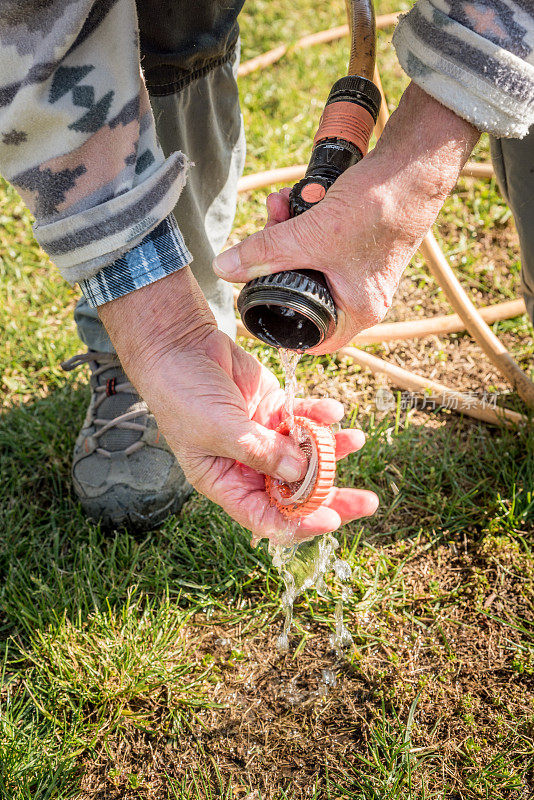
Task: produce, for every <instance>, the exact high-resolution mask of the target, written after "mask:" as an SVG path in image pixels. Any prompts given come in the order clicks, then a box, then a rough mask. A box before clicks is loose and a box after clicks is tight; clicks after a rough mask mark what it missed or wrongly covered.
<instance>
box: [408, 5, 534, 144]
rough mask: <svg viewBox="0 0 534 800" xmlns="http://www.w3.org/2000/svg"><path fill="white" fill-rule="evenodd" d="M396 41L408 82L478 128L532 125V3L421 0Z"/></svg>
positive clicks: (505, 133) (503, 131) (514, 134)
mask: <svg viewBox="0 0 534 800" xmlns="http://www.w3.org/2000/svg"><path fill="white" fill-rule="evenodd" d="M393 43H394V45H395V48H396V50H397V56H398V58H399V61H400V63H401V65H402V67H403V69H404V70H405V71H406V72H407V73H408V75H409V76H410V77H411V78H412V80H413V81H414V82H415V83H417V84H418V85H419V86H420V87H421V88H422V89H424V90H425V91H426V92H427V93H428V94H430V95H432V97H434V98H436V100H439V101H440V102H441V103H443V105H445V106H447V107H448V108H450V109H452V110H453V111H455V112H456V114H458V115H459V116H460V117H463V118H464V119H466V120H468V121H469V122H471V123H472V124H473V125H475V127H477V128H479V130H481V131H487V132H488V133H491V134H493V135H494V136H498V137H503V138H519V139H521V138H523V136H525V135H526V134H527V133H528V130H529V128H530V126H531V125H532V124H533V123H534V0H418V2H417V3H416V4H415V6H414V7H413V8H412V10H411V11H410V12H409V13H408V14H406V15H405V16H404V17H402V18H401V20H400V22H399V24H398V26H397V29H396V31H395V34H394V36H393Z"/></svg>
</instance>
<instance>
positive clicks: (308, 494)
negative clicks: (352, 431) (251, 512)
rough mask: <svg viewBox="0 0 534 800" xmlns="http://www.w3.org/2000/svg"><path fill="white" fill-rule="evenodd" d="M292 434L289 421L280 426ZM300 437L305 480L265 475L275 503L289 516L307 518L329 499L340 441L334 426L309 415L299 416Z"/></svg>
mask: <svg viewBox="0 0 534 800" xmlns="http://www.w3.org/2000/svg"><path fill="white" fill-rule="evenodd" d="M276 430H277V431H278V433H281V434H284V435H286V436H289V433H290V430H289V422H288V420H284V422H282V423H281V424H280V425H279V426H278V428H277V429H276ZM295 430H296V439H297V441H298V443H299V447H300V449H301V450H302V452H303V453H304V455H305V456H306V459H307V461H308V469H307V471H306V475H305V476H304V478H302V480H300V481H295V483H285V482H284V481H281V480H278V479H277V478H271V477H269V476H268V475H266V476H265V490H266V492H267V494H268V495H269V498H270V500H271V502H272V503H273V505H275V506H276V508H277V509H278V510H279V511H280V513H281V514H283V516H284V517H287V518H288V519H298V518H299V517H306V516H307V515H308V514H311V513H312V512H313V511H316V510H317V509H318V508H319V506H320V505H322V503H323V502H324V501H325V500H326V498H327V496H328V493H329V491H330V489H331V488H332V486H333V485H334V478H335V476H336V440H335V438H334V434H333V433H332V431H331V429H330V428H329V427H327V426H326V425H319V424H318V423H317V422H313V421H312V420H311V419H307V418H306V417H295Z"/></svg>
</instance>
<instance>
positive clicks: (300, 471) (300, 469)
mask: <svg viewBox="0 0 534 800" xmlns="http://www.w3.org/2000/svg"><path fill="white" fill-rule="evenodd" d="M304 473H305V465H304V464H303V462H301V461H298V460H297V459H296V458H293V457H292V456H284V457H283V458H282V460H281V461H280V463H279V465H278V477H279V478H281V480H283V481H286V483H294V482H295V481H299V480H300V479H301V478H303V477H304Z"/></svg>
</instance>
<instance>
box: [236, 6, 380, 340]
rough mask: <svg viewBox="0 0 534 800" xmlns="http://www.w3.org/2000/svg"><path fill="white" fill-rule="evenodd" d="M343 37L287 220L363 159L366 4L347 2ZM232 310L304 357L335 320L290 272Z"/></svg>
mask: <svg viewBox="0 0 534 800" xmlns="http://www.w3.org/2000/svg"><path fill="white" fill-rule="evenodd" d="M347 12H348V17H349V27H350V33H351V53H350V60H349V74H348V75H347V76H346V77H344V78H340V80H338V81H336V83H335V84H334V85H333V87H332V89H331V90H330V94H329V96H328V99H327V101H326V105H325V108H324V111H323V114H322V116H321V121H320V123H319V128H318V131H317V133H316V135H315V139H314V141H313V149H312V155H311V158H310V162H309V165H308V169H307V170H306V174H305V176H304V178H302V180H300V181H299V182H298V183H296V184H295V186H294V187H293V189H292V190H291V193H290V195H289V209H290V213H291V216H293V217H294V216H297V215H298V214H302V213H303V212H305V211H308V210H309V209H310V208H312V207H313V206H314V205H316V204H317V203H319V202H320V201H321V200H322V199H323V197H324V196H325V195H326V193H327V191H328V189H329V188H330V187H331V186H332V184H333V183H334V182H335V181H336V180H337V178H338V177H339V176H340V175H341V174H342V173H343V172H345V170H346V169H348V168H349V167H351V166H353V165H354V164H357V163H358V161H361V159H362V158H363V157H364V155H365V154H366V153H367V149H368V146H369V140H370V138H371V134H372V132H373V128H374V125H375V123H376V120H377V117H378V112H379V110H380V102H381V95H380V91H379V89H378V88H377V87H376V85H375V84H374V83H373V81H372V80H371V78H372V75H373V71H374V65H375V57H376V52H375V48H376V26H375V17H374V9H373V5H372V0H347ZM237 308H238V311H239V313H240V314H241V319H242V320H243V324H244V325H245V327H246V328H247V330H248V331H249V332H250V333H251V334H253V335H254V336H256V337H257V338H258V339H261V340H262V341H263V342H265V343H266V344H269V345H272V346H273V347H284V348H286V349H288V350H296V351H304V350H309V349H310V348H311V347H315V346H317V345H319V344H321V343H322V342H324V341H326V340H327V339H329V338H330V337H331V336H332V334H333V333H334V331H335V328H336V323H337V314H336V308H335V304H334V300H333V298H332V295H331V293H330V290H329V288H328V284H327V282H326V278H325V276H324V275H323V274H322V273H321V272H319V271H316V270H308V269H296V270H291V271H288V272H277V273H274V274H273V275H265V276H263V277H260V278H255V279H254V280H252V281H250V282H249V283H247V284H246V285H245V286H244V287H243V289H242V290H241V293H240V295H239V298H238V301H237Z"/></svg>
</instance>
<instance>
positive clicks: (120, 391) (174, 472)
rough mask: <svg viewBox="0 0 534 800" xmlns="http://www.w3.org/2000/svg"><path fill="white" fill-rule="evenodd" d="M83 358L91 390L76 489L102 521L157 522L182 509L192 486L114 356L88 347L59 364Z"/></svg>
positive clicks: (69, 365)
mask: <svg viewBox="0 0 534 800" xmlns="http://www.w3.org/2000/svg"><path fill="white" fill-rule="evenodd" d="M87 363H88V364H89V365H90V367H91V389H92V395H91V402H90V404H89V408H88V409H87V415H86V417H85V422H84V423H83V427H82V429H81V431H80V433H79V436H78V438H77V440H76V444H75V446H74V460H73V463H72V478H73V481H74V489H75V491H76V494H77V495H78V497H79V498H80V502H81V504H82V506H83V508H84V510H85V511H86V513H87V515H88V516H89V517H90V518H91V519H95V520H99V521H100V522H102V523H103V524H104V525H105V526H113V527H117V526H120V525H126V526H128V527H133V528H136V529H143V530H148V529H150V528H155V527H157V526H158V525H160V524H161V523H162V522H163V520H164V519H165V518H166V517H167V516H168V515H169V514H176V513H178V511H180V509H181V507H182V505H183V504H184V502H185V500H187V498H188V497H189V495H190V494H191V492H192V491H193V488H192V486H191V485H190V484H189V483H188V481H187V480H186V478H185V475H184V473H183V472H182V470H181V468H180V466H179V464H178V462H177V461H176V459H175V457H174V455H173V454H172V452H171V451H170V448H169V446H168V445H167V443H166V441H165V439H164V438H163V436H162V435H161V434H160V432H159V430H158V427H157V425H156V420H155V419H154V416H153V414H151V413H150V412H149V410H148V408H147V405H146V403H145V402H144V401H143V400H142V399H141V398H140V397H139V395H138V394H137V392H136V390H135V389H134V387H133V386H132V384H131V383H130V381H129V380H128V378H127V377H126V374H125V372H124V371H123V369H122V367H121V364H120V361H119V359H118V357H117V356H116V355H113V354H110V353H97V352H96V351H94V350H89V352H87V353H84V354H80V355H77V356H73V357H72V358H70V359H69V360H68V361H65V362H64V363H63V364H62V365H61V366H62V367H63V369H65V370H71V369H75V368H76V367H78V366H80V365H81V364H87Z"/></svg>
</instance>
